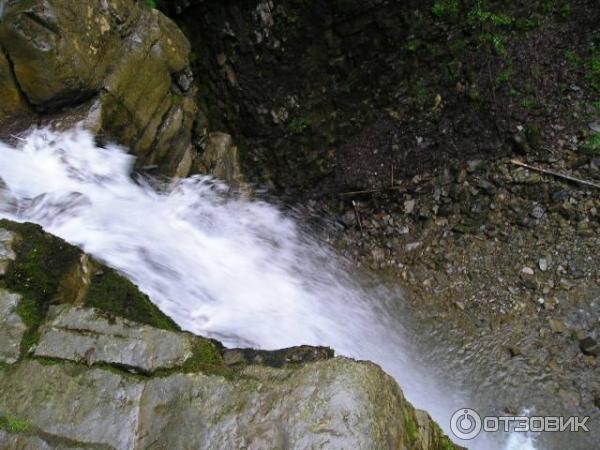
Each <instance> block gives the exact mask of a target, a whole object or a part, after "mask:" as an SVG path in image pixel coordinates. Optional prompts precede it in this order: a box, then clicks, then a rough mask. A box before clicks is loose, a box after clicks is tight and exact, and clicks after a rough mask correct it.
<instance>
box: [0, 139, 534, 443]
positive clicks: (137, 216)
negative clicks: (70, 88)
mask: <svg viewBox="0 0 600 450" xmlns="http://www.w3.org/2000/svg"><path fill="white" fill-rule="evenodd" d="M133 163H134V159H133V157H132V156H130V155H128V154H126V153H125V152H124V151H123V150H122V149H121V148H119V147H116V146H108V147H105V148H99V147H98V146H97V145H96V144H95V143H94V139H93V137H92V136H91V135H90V134H89V133H87V132H85V131H82V130H81V129H75V130H72V131H69V132H64V133H56V132H52V131H49V130H36V131H33V132H31V133H30V134H29V135H28V136H27V137H26V138H25V139H24V140H23V141H22V142H20V143H19V145H18V146H17V147H13V146H10V145H7V144H1V143H0V178H1V180H2V181H3V183H4V184H5V186H4V188H2V184H1V183H0V216H2V217H6V218H11V219H13V220H18V221H31V222H36V223H39V224H40V225H42V226H43V227H44V228H45V229H47V230H48V231H50V232H51V233H53V234H56V235H58V236H60V237H62V238H64V239H65V240H67V241H69V242H72V243H74V244H76V245H79V246H80V247H82V248H83V249H84V250H85V251H86V252H89V253H91V254H92V255H94V256H96V257H98V258H99V259H101V260H103V261H105V262H106V263H107V264H108V265H110V266H112V267H114V268H117V269H118V270H120V271H121V272H122V273H124V274H125V275H126V276H127V277H129V278H130V279H131V280H133V281H134V282H135V283H136V284H137V285H138V286H139V287H140V289H141V290H142V291H144V292H145V293H147V294H148V295H149V296H150V298H151V299H152V301H153V302H154V303H156V304H157V305H158V306H159V307H160V308H161V309H162V310H163V311H164V312H165V313H166V314H168V315H169V316H171V317H172V318H173V319H174V320H175V321H176V322H177V323H178V324H179V325H180V326H181V327H182V328H184V329H186V330H189V331H192V332H194V333H198V334H202V335H205V336H211V337H215V338H217V339H219V340H221V341H223V342H224V343H225V344H226V345H228V346H252V347H259V348H263V349H275V348H282V347H287V346H293V345H300V344H311V345H326V346H330V347H332V348H334V349H335V350H336V352H337V353H338V354H343V355H347V356H350V357H354V358H357V359H368V360H372V361H375V362H376V363H378V364H380V365H381V366H382V367H383V368H384V369H385V370H386V371H387V372H388V373H390V374H391V375H392V376H394V377H395V378H396V379H397V380H398V381H399V383H400V385H401V386H402V388H403V390H404V392H405V393H406V395H407V397H408V398H409V400H411V401H412V402H413V403H414V404H415V405H416V406H417V407H420V408H424V409H426V410H427V411H428V412H429V413H430V414H432V416H433V417H434V418H435V419H436V420H437V421H438V423H439V424H440V425H441V426H442V427H443V428H445V429H446V431H447V432H448V431H449V430H447V428H448V426H447V425H448V424H449V417H450V415H451V414H452V412H453V411H455V410H457V409H459V408H461V407H464V406H465V405H473V403H472V400H470V399H469V397H468V394H466V393H462V392H459V391H458V390H457V389H456V388H453V387H452V386H451V385H449V384H448V381H447V379H446V380H445V381H444V383H443V384H442V383H441V382H438V381H437V380H438V379H443V378H441V376H440V375H436V370H437V373H441V372H443V367H438V368H432V367H428V366H427V365H425V364H424V363H422V362H421V361H420V359H419V357H418V355H419V353H420V352H422V351H423V349H419V348H418V345H417V343H416V342H415V340H414V339H413V337H414V335H415V330H412V329H411V316H410V311H409V309H408V307H407V305H406V303H405V302H404V301H403V299H402V293H401V292H400V291H399V290H398V289H394V288H392V287H389V286H384V285H382V284H381V283H380V282H377V280H372V279H370V278H369V277H368V276H366V275H364V274H363V275H357V274H356V273H353V272H352V271H351V270H350V269H349V268H348V267H345V266H344V264H343V262H341V261H339V259H338V258H336V257H335V256H334V255H333V254H331V253H330V252H329V251H328V250H327V249H326V248H325V247H324V246H322V245H320V244H319V243H318V242H315V241H314V240H312V239H311V238H310V237H309V236H307V235H306V234H304V233H302V232H301V230H300V229H299V228H298V226H297V225H296V223H295V222H294V221H293V220H292V219H291V218H289V217H287V216H286V215H284V214H283V213H282V212H281V211H280V210H278V209H277V208H274V207H273V206H271V205H269V204H267V203H264V202H261V201H251V200H247V199H243V198H241V197H239V196H236V195H231V194H230V193H229V192H228V189H227V187H226V186H225V185H223V184H220V183H218V182H216V181H215V180H214V179H211V178H209V177H201V176H195V177H191V178H188V179H184V180H179V181H171V182H169V183H158V182H156V180H154V181H149V180H144V179H141V178H140V179H137V180H134V179H133V178H132V176H131V172H132V168H133ZM522 445H523V444H522V443H521V442H519V443H518V447H514V448H526V447H523V446H522ZM501 446H504V444H500V443H497V442H492V441H491V440H490V439H486V438H484V437H482V438H478V440H476V441H471V442H469V447H470V448H485V449H488V448H499V447H501Z"/></svg>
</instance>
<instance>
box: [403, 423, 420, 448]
mask: <svg viewBox="0 0 600 450" xmlns="http://www.w3.org/2000/svg"><path fill="white" fill-rule="evenodd" d="M404 431H405V433H406V437H407V438H408V441H409V442H410V443H411V444H415V443H416V442H417V440H418V438H419V427H418V425H417V423H416V419H415V418H414V417H410V416H409V417H406V418H405V419H404Z"/></svg>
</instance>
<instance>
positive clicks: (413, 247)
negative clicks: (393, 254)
mask: <svg viewBox="0 0 600 450" xmlns="http://www.w3.org/2000/svg"><path fill="white" fill-rule="evenodd" d="M421 244H422V243H421V242H411V243H410V244H406V251H408V252H412V251H413V250H416V249H418V248H419V247H420V246H421Z"/></svg>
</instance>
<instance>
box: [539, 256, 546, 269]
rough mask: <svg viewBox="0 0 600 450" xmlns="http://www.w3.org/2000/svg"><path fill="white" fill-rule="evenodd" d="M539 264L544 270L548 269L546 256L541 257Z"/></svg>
mask: <svg viewBox="0 0 600 450" xmlns="http://www.w3.org/2000/svg"><path fill="white" fill-rule="evenodd" d="M538 266H539V268H540V270H541V271H542V272H545V271H546V270H548V260H547V259H546V258H540V259H539V261H538Z"/></svg>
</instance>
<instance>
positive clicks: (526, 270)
mask: <svg viewBox="0 0 600 450" xmlns="http://www.w3.org/2000/svg"><path fill="white" fill-rule="evenodd" d="M521 273H524V274H525V275H533V273H534V272H533V269H532V268H531V267H523V268H522V269H521Z"/></svg>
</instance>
